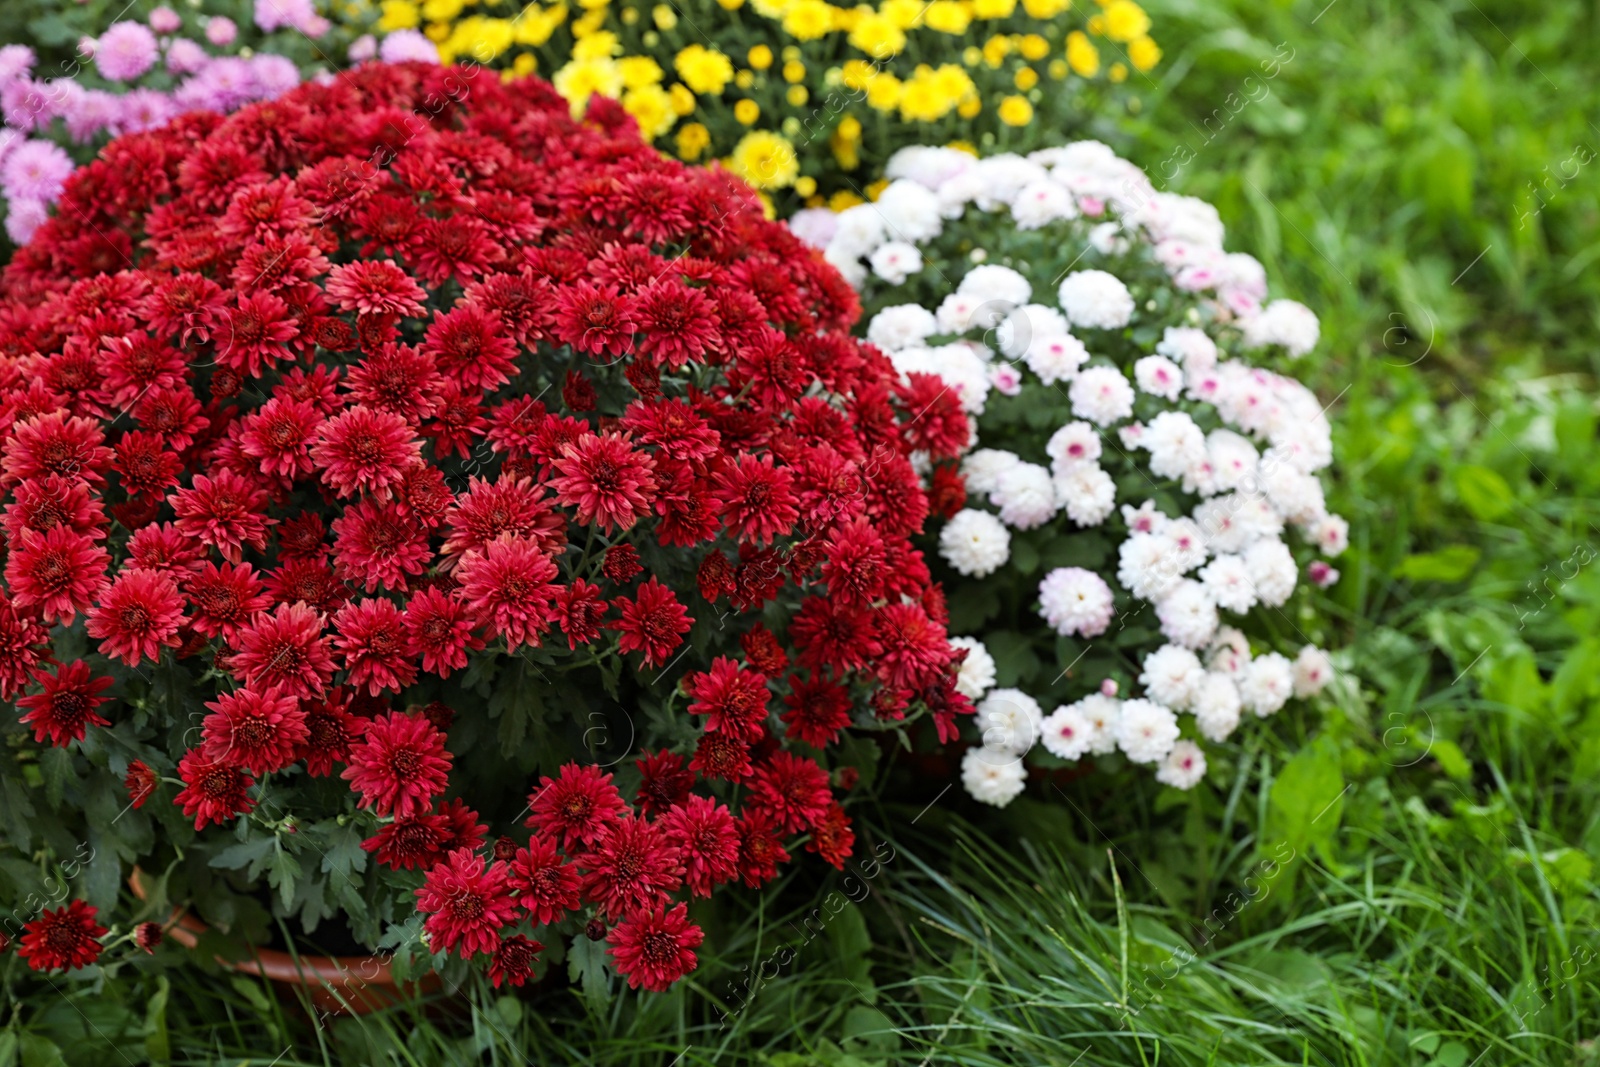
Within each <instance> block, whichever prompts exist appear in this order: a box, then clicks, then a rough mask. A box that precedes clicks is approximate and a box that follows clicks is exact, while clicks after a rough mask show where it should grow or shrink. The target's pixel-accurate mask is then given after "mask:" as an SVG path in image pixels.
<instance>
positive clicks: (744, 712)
mask: <svg viewBox="0 0 1600 1067" xmlns="http://www.w3.org/2000/svg"><path fill="white" fill-rule="evenodd" d="M683 689H684V692H686V693H688V694H689V696H691V697H693V698H694V703H692V704H690V705H689V714H690V715H705V716H707V718H706V733H728V734H732V735H733V736H734V737H737V738H740V739H741V740H744V741H754V740H756V739H757V738H759V737H760V736H761V735H762V733H763V731H764V728H765V723H766V718H767V701H768V700H769V699H771V694H770V693H769V692H767V679H766V677H765V676H763V675H760V674H757V673H755V672H754V671H747V670H745V669H744V668H742V667H740V666H739V664H738V663H736V662H735V661H734V660H731V659H728V658H727V657H726V656H718V657H717V658H716V659H714V660H712V661H711V669H710V670H709V671H695V672H693V673H691V674H689V675H686V676H685V677H684V679H683Z"/></svg>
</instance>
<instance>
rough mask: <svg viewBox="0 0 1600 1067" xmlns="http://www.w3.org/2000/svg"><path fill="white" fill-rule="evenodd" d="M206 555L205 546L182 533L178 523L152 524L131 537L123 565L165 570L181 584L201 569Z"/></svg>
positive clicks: (149, 569) (144, 569) (147, 569)
mask: <svg viewBox="0 0 1600 1067" xmlns="http://www.w3.org/2000/svg"><path fill="white" fill-rule="evenodd" d="M205 556H206V550H205V546H204V545H202V544H200V543H199V542H197V541H195V540H194V538H192V537H187V536H185V535H184V534H182V533H179V532H178V528H177V527H176V526H174V525H172V524H171V523H151V524H150V525H149V526H144V527H141V528H140V529H139V530H138V532H136V533H135V534H134V535H133V536H132V537H130V538H129V539H128V558H127V560H126V562H125V563H124V564H123V566H125V567H133V568H136V569H138V570H142V571H165V572H167V573H170V574H172V575H173V577H175V578H176V579H177V580H178V581H179V582H180V583H181V582H183V581H185V580H187V579H188V577H189V576H190V575H191V574H198V573H199V572H200V570H201V565H202V563H203V561H204V560H205Z"/></svg>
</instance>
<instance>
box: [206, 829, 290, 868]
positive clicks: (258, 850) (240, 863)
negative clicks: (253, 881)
mask: <svg viewBox="0 0 1600 1067" xmlns="http://www.w3.org/2000/svg"><path fill="white" fill-rule="evenodd" d="M277 843H278V842H277V840H276V839H275V838H271V837H258V838H255V839H254V840H251V841H241V842H240V843H239V844H237V845H229V846H228V847H227V848H225V849H223V850H222V851H221V852H218V853H217V854H216V855H215V856H213V857H211V866H213V867H218V868H221V869H222V870H225V871H227V870H238V869H239V868H240V867H244V866H246V865H248V866H249V867H250V877H251V878H254V877H255V876H256V874H257V873H258V872H259V871H260V869H261V861H263V860H264V859H266V857H267V853H269V852H271V851H272V849H273V847H274V846H276V845H277Z"/></svg>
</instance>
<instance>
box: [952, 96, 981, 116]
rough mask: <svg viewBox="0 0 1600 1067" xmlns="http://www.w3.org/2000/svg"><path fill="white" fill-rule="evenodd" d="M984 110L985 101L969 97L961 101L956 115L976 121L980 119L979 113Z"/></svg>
mask: <svg viewBox="0 0 1600 1067" xmlns="http://www.w3.org/2000/svg"><path fill="white" fill-rule="evenodd" d="M982 110H983V101H982V100H979V99H978V98H977V97H976V96H969V97H967V98H966V99H965V100H963V101H961V104H960V105H959V106H958V107H957V108H956V114H957V115H960V116H961V117H962V118H964V119H975V118H977V117H978V112H980V111H982Z"/></svg>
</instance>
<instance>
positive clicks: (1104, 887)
mask: <svg viewBox="0 0 1600 1067" xmlns="http://www.w3.org/2000/svg"><path fill="white" fill-rule="evenodd" d="M1080 2H1083V0H1080ZM1146 6H1147V8H1148V10H1149V11H1150V14H1151V17H1152V19H1153V21H1154V23H1155V24H1156V26H1157V27H1159V32H1160V38H1161V42H1162V46H1163V48H1164V49H1165V53H1166V55H1165V58H1164V60H1163V62H1162V63H1161V64H1160V66H1159V67H1157V68H1156V69H1155V70H1153V71H1151V72H1150V73H1149V74H1148V75H1139V74H1135V75H1133V80H1134V82H1135V88H1136V90H1137V92H1136V106H1134V107H1131V108H1130V109H1129V113H1128V114H1126V115H1120V116H1110V117H1106V118H1104V119H1103V120H1101V122H1102V128H1100V129H1097V130H1096V131H1095V132H1096V134H1097V135H1098V136H1101V137H1103V138H1104V139H1106V140H1107V141H1109V142H1111V143H1113V144H1114V145H1115V146H1116V147H1117V148H1118V150H1119V151H1120V152H1122V153H1123V154H1124V155H1126V156H1128V157H1129V158H1131V159H1133V160H1135V161H1136V162H1138V163H1140V164H1141V165H1142V166H1144V167H1145V168H1146V169H1147V170H1148V171H1149V172H1150V173H1151V174H1152V176H1153V177H1155V178H1156V179H1157V184H1158V186H1161V187H1164V188H1170V189H1172V190H1174V191H1177V192H1182V193H1188V194H1192V195H1195V196H1199V197H1202V198H1205V199H1207V200H1211V201H1213V202H1214V203H1215V204H1216V205H1217V207H1218V208H1219V210H1220V212H1221V214H1222V217H1223V220H1224V222H1225V223H1226V225H1227V228H1228V234H1229V244H1230V247H1231V248H1232V249H1234V250H1238V251H1247V252H1250V253H1251V254H1253V255H1255V256H1256V257H1258V258H1259V259H1260V260H1261V261H1262V263H1264V264H1265V265H1266V267H1267V269H1268V273H1269V275H1270V276H1271V279H1272V282H1273V288H1274V292H1275V293H1279V294H1283V295H1287V296H1291V297H1293V298H1295V299H1298V300H1301V301H1303V302H1304V303H1306V304H1308V305H1309V306H1311V307H1312V308H1313V309H1315V310H1316V311H1317V312H1318V314H1319V315H1320V316H1321V320H1322V329H1323V334H1322V336H1323V340H1322V343H1321V345H1320V347H1319V348H1318V349H1317V352H1316V354H1315V355H1313V356H1311V357H1309V358H1308V360H1306V361H1304V362H1303V364H1302V370H1303V371H1304V373H1305V375H1306V376H1307V381H1308V384H1310V385H1311V386H1312V387H1313V388H1314V389H1315V390H1316V392H1317V394H1318V395H1319V396H1320V397H1322V398H1324V399H1325V400H1328V401H1329V402H1330V409H1329V414H1330V416H1331V417H1332V419H1333V425H1334V433H1335V447H1336V455H1337V457H1338V460H1337V463H1336V466H1335V467H1334V471H1335V472H1336V476H1335V479H1334V484H1333V486H1332V487H1331V492H1330V505H1331V506H1332V507H1333V508H1334V509H1335V510H1337V511H1338V512H1340V513H1342V514H1344V515H1345V516H1347V517H1348V518H1349V519H1350V522H1351V546H1352V547H1351V551H1350V552H1349V553H1347V554H1346V555H1345V556H1344V557H1342V559H1341V561H1340V567H1341V569H1342V570H1343V572H1344V578H1343V580H1342V581H1341V582H1340V583H1339V584H1338V585H1337V586H1335V587H1334V589H1333V590H1331V591H1330V594H1329V595H1328V597H1327V598H1326V603H1325V605H1323V606H1324V607H1326V609H1327V610H1326V612H1325V613H1324V617H1323V618H1320V619H1317V620H1312V619H1310V618H1307V619H1305V620H1301V621H1302V622H1303V623H1304V625H1306V626H1307V627H1312V628H1313V631H1312V633H1311V634H1310V636H1311V637H1312V638H1315V639H1318V643H1320V644H1323V646H1324V647H1329V648H1335V649H1341V650H1342V651H1340V652H1339V653H1338V656H1337V658H1336V663H1337V666H1338V667H1339V668H1340V671H1341V673H1342V678H1341V681H1340V683H1339V685H1338V687H1337V690H1336V695H1335V698H1334V699H1333V700H1331V701H1329V702H1328V703H1327V705H1326V708H1325V710H1324V711H1323V712H1322V713H1320V714H1314V713H1311V712H1302V713H1297V714H1292V715H1283V716H1280V717H1279V718H1278V719H1276V720H1274V721H1273V727H1274V729H1273V730H1272V731H1271V732H1270V733H1257V734H1255V735H1253V739H1252V740H1249V741H1246V742H1242V743H1236V744H1233V745H1232V746H1230V747H1229V748H1228V749H1227V750H1226V758H1219V759H1218V760H1216V761H1215V763H1214V765H1213V772H1212V774H1211V775H1210V776H1209V777H1208V778H1207V780H1206V781H1205V782H1204V783H1203V784H1202V786H1201V787H1199V788H1197V789H1196V790H1195V791H1193V792H1192V793H1185V794H1178V793H1176V792H1174V791H1172V790H1160V789H1159V788H1157V787H1156V786H1155V784H1154V783H1153V782H1152V781H1150V780H1149V779H1148V776H1146V777H1144V778H1136V777H1133V776H1128V777H1107V776H1091V777H1088V778H1083V779H1078V780H1074V781H1070V782H1066V783H1064V784H1062V785H1060V786H1057V787H1052V790H1051V791H1050V792H1049V793H1048V794H1047V795H1038V794H1031V793H1030V794H1029V796H1027V797H1025V798H1023V799H1021V800H1019V801H1017V802H1016V803H1015V804H1013V805H1012V806H1011V807H1009V808H1006V809H1005V810H1003V811H1000V812H995V811H993V810H991V809H987V808H983V807H982V806H980V805H978V804H976V803H974V802H972V801H970V800H969V799H967V798H966V797H965V796H963V795H962V792H961V790H960V789H959V788H956V789H948V788H947V787H946V786H945V783H943V782H940V781H935V780H932V779H930V778H928V777H927V776H926V775H925V774H923V773H922V771H921V769H920V768H919V767H918V766H916V765H914V764H913V763H912V762H910V761H909V760H907V759H906V758H905V757H904V756H903V755H902V754H899V753H896V752H893V751H886V753H885V755H884V758H883V760H882V763H881V766H880V767H879V769H878V773H877V774H876V776H875V778H874V779H873V780H871V781H867V782H864V783H863V789H864V791H865V793H866V795H867V796H868V797H869V798H870V799H869V800H867V801H866V802H862V803H858V804H857V805H856V806H855V807H854V808H853V809H852V812H853V814H854V815H855V816H856V818H857V820H858V827H857V830H858V835H859V837H858V846H857V852H858V855H860V856H877V857H878V858H879V860H880V861H881V862H872V861H870V860H867V861H863V862H862V863H860V864H857V865H855V866H856V869H855V870H854V871H853V872H851V873H848V874H843V875H837V874H836V875H832V876H830V877H826V878H825V877H823V876H821V875H820V874H819V873H818V871H817V869H816V865H811V866H807V865H799V867H798V868H797V869H795V871H794V873H791V874H788V875H786V876H785V877H784V878H783V879H782V880H780V881H779V882H778V883H777V884H775V885H774V886H772V887H770V888H769V889H768V890H766V891H765V892H763V893H745V894H741V895H739V896H738V898H737V901H736V902H735V903H726V904H724V906H723V907H722V909H721V910H720V911H718V912H716V913H715V915H714V918H713V919H712V920H711V922H712V924H713V925H710V926H709V928H708V935H709V936H708V938H707V944H706V949H705V951H704V952H703V954H702V959H701V965H700V968H699V970H698V971H696V972H695V973H694V974H693V975H692V976H691V977H690V978H689V979H687V980H686V981H684V982H682V983H680V984H679V985H677V986H675V987H674V988H673V989H672V991H671V992H668V993H665V994H660V995H651V996H644V995H639V994H635V993H632V992H629V991H627V990H623V989H620V988H619V983H617V982H616V981H615V980H613V981H612V982H611V983H610V984H609V985H608V984H607V983H606V982H605V981H604V980H603V979H601V980H598V981H596V980H593V977H592V975H591V978H590V980H587V981H584V982H583V983H581V984H577V985H574V984H570V983H568V982H567V981H566V980H565V979H566V973H565V968H564V966H562V965H560V964H557V965H555V966H554V967H553V971H554V972H555V979H556V980H554V981H546V982H545V983H542V984H541V985H540V986H539V987H538V988H537V989H536V990H535V991H534V992H532V993H528V992H527V991H524V993H523V995H522V996H520V997H514V996H510V995H508V994H507V993H506V991H505V990H494V989H491V988H490V987H489V985H488V982H487V981H486V980H483V979H482V978H481V977H476V976H475V977H473V978H472V979H471V980H470V981H469V982H468V984H467V985H466V986H465V987H463V988H462V989H461V990H459V991H458V992H456V993H455V994H454V995H449V996H438V997H434V998H431V999H426V1000H421V1001H418V1002H416V1003H408V1004H405V1005H402V1006H400V1007H398V1008H396V1009H393V1010H391V1011H387V1012H384V1013H380V1014H378V1015H373V1016H368V1017H364V1018H355V1019H337V1020H327V1021H326V1023H325V1025H322V1024H318V1023H316V1022H315V1021H314V1020H313V1018H312V1017H311V1016H309V1015H308V1013H307V1012H306V1011H305V1010H304V1008H303V1006H302V1005H298V1004H295V1003H293V1002H286V1001H284V1000H282V999H280V998H279V997H278V996H277V995H276V994H275V993H274V991H273V990H272V989H270V988H269V987H267V986H264V985H263V984H261V983H259V982H254V981H251V980H248V979H245V978H242V977H239V976H236V975H228V974H226V973H224V972H221V971H220V970H218V969H217V968H215V967H212V966H210V965H202V964H201V963H199V962H195V961H193V960H188V959H185V958H184V957H182V956H180V955H179V954H177V953H175V952H172V951H163V952H162V953H161V954H159V955H157V956H155V957H152V958H151V959H150V960H149V961H148V962H147V963H146V964H142V965H141V966H139V967H137V968H133V969H131V971H130V970H124V971H123V972H122V975H123V977H122V978H121V979H119V980H118V981H116V982H112V983H103V984H101V985H99V986H93V985H90V986H85V985H82V984H62V983H61V982H58V981H53V982H51V983H50V984H48V985H46V984H44V983H42V982H40V981H38V980H36V979H33V978H31V977H30V976H27V974H26V969H25V966H24V965H23V964H22V963H21V962H20V961H19V960H18V959H17V958H16V956H15V955H14V954H11V955H8V956H6V957H5V958H4V960H3V961H0V978H3V980H4V982H5V983H6V988H7V991H8V993H9V994H10V996H11V998H12V1005H13V1007H12V1010H11V1011H10V1012H9V1013H8V1016H7V1019H6V1029H5V1030H4V1031H0V1067H5V1065H8V1064H12V1063H20V1064H24V1065H30V1067H31V1065H33V1064H50V1063H59V1062H67V1063H72V1064H79V1063H83V1064H103V1063H118V1062H127V1063H129V1064H133V1063H142V1062H153V1063H230V1064H233V1063H238V1064H258V1065H268V1064H274V1065H280V1067H289V1065H291V1064H340V1065H357V1064H361V1065H365V1064H372V1065H378V1064H417V1065H433V1064H497V1065H499V1064H520V1063H543V1062H566V1061H571V1062H593V1063H616V1064H683V1065H685V1067H688V1065H691V1064H711V1063H718V1064H735V1063H750V1064H764V1065H769V1067H805V1065H812V1064H816V1065H819V1067H820V1065H840V1067H857V1065H876V1064H883V1065H889V1064H943V1063H952V1064H975V1065H978V1064H981V1065H989V1064H1012V1063H1015V1064H1039V1063H1050V1064H1061V1065H1068V1064H1075V1063H1080V1062H1081V1063H1083V1064H1096V1065H1099V1064H1106V1065H1140V1067H1154V1065H1156V1064H1169V1063H1170V1064H1196V1065H1200V1064H1206V1065H1211V1064H1218V1065H1221V1064H1240V1065H1247V1064H1248V1065H1254V1064H1306V1065H1327V1067H1346V1065H1349V1067H1357V1065H1359V1067H1380V1065H1412V1064H1416V1065H1438V1067H1473V1065H1482V1067H1488V1065H1501V1064H1517V1065H1522V1064H1526V1065H1535V1064H1549V1065H1559V1067H1580V1065H1588V1064H1600V885H1597V880H1596V878H1597V875H1596V871H1595V868H1594V857H1595V856H1596V855H1600V567H1595V566H1592V564H1593V563H1594V562H1595V560H1596V555H1597V552H1600V547H1597V546H1600V529H1597V527H1596V520H1597V518H1600V462H1597V459H1600V447H1597V439H1596V428H1597V419H1600V408H1597V403H1596V401H1597V394H1596V390H1595V375H1596V373H1597V372H1600V357H1597V354H1596V352H1597V350H1596V348H1595V345H1594V340H1593V339H1594V337H1595V336H1596V331H1597V329H1600V170H1597V169H1596V168H1595V167H1593V166H1591V164H1592V163H1594V162H1595V160H1596V156H1597V153H1600V127H1597V126H1596V125H1594V121H1592V120H1600V84H1597V81H1600V65H1597V64H1596V63H1595V62H1594V60H1593V58H1592V57H1593V53H1594V50H1595V47H1596V46H1597V45H1600V5H1597V4H1592V3H1591V4H1585V3H1582V2H1578V0H1549V2H1546V3H1540V4H1517V3H1512V2H1511V0H1462V2H1459V3H1457V2H1453V0H1446V2H1440V3H1409V4H1402V3H1390V2H1383V0H1333V3H1330V4H1323V3H1322V0H1293V2H1275V0H1208V2H1201V0H1152V2H1151V3H1149V4H1147V5H1146ZM1313 361H1314V365H1311V364H1312V363H1313ZM1307 368H1308V369H1307ZM884 857H889V858H887V859H884Z"/></svg>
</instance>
